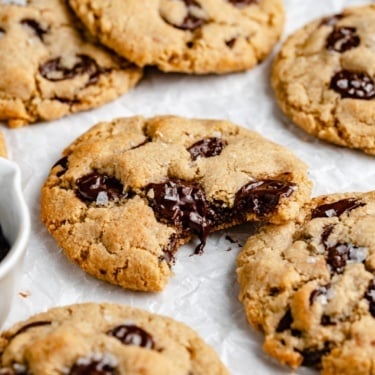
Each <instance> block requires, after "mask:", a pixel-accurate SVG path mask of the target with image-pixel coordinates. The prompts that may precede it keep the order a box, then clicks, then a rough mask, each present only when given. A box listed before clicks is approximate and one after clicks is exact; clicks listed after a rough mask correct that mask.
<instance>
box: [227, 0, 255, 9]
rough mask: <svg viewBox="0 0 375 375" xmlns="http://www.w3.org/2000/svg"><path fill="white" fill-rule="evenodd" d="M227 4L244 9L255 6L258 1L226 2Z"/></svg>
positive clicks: (234, 0)
mask: <svg viewBox="0 0 375 375" xmlns="http://www.w3.org/2000/svg"><path fill="white" fill-rule="evenodd" d="M227 1H228V2H229V3H231V4H232V5H234V6H235V7H236V8H245V7H247V6H249V5H251V4H256V3H257V2H258V0H227Z"/></svg>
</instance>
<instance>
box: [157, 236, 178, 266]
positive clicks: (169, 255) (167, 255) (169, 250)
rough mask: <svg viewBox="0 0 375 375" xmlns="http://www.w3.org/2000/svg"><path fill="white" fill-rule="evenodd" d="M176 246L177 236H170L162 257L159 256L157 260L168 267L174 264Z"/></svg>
mask: <svg viewBox="0 0 375 375" xmlns="http://www.w3.org/2000/svg"><path fill="white" fill-rule="evenodd" d="M177 246H178V236H177V235H176V234H172V236H171V237H170V238H169V243H168V245H167V246H166V247H165V248H164V249H163V255H161V256H160V258H159V260H160V261H161V262H162V261H165V262H167V263H168V264H169V265H170V266H171V265H172V264H174V263H175V261H176V259H175V253H176V251H177Z"/></svg>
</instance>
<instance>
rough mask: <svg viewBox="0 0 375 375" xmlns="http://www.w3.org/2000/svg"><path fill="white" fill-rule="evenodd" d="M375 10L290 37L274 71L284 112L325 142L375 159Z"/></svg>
mask: <svg viewBox="0 0 375 375" xmlns="http://www.w3.org/2000/svg"><path fill="white" fill-rule="evenodd" d="M374 35H375V5H367V6H363V7H357V8H349V9H346V10H344V11H343V12H342V13H341V14H337V15H334V16H331V17H326V18H323V19H319V20H316V21H314V22H311V23H309V24H308V25H307V26H305V27H304V28H302V29H300V30H298V31H297V32H295V33H294V34H293V35H291V36H290V37H289V38H288V40H287V41H286V42H285V44H284V45H283V47H282V49H281V51H280V53H279V55H278V56H277V58H276V61H275V64H274V66H273V73H272V83H273V86H274V89H275V92H276V96H277V99H278V102H279V104H280V106H281V108H282V110H283V111H284V112H285V113H286V114H287V115H288V116H289V117H290V118H291V119H292V121H294V122H295V123H296V124H297V125H298V126H300V127H301V128H302V129H304V130H305V131H307V132H308V133H310V134H312V135H314V136H316V137H318V138H321V139H323V140H326V141H329V142H332V143H335V144H338V145H341V146H346V147H350V148H356V149H361V150H363V151H364V152H366V153H368V154H372V155H375V49H374Z"/></svg>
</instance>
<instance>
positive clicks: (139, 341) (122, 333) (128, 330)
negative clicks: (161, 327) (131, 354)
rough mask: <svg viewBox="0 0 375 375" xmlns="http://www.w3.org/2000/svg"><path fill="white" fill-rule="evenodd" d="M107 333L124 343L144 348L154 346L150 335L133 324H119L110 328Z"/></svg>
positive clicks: (152, 347)
mask: <svg viewBox="0 0 375 375" xmlns="http://www.w3.org/2000/svg"><path fill="white" fill-rule="evenodd" d="M107 334H108V335H111V336H113V337H116V339H118V340H120V341H121V342H122V343H123V344H124V345H135V346H139V347H141V348H146V349H154V347H155V343H154V340H153V338H152V336H151V335H150V334H149V333H147V332H146V331H145V330H143V329H142V328H139V327H137V326H135V325H121V326H118V327H115V328H113V329H111V330H110V331H108V332H107Z"/></svg>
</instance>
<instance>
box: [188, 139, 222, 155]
mask: <svg viewBox="0 0 375 375" xmlns="http://www.w3.org/2000/svg"><path fill="white" fill-rule="evenodd" d="M226 145H227V142H225V141H223V140H222V139H221V138H215V137H213V138H204V139H202V140H200V141H198V142H196V143H194V144H193V145H192V146H190V147H189V148H188V151H189V153H190V155H191V158H192V159H193V160H196V159H198V158H199V157H204V158H210V157H212V156H217V155H220V154H221V151H223V149H224V147H225V146H226Z"/></svg>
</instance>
